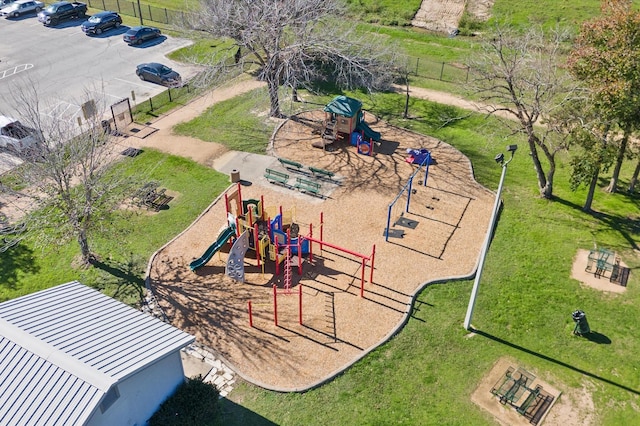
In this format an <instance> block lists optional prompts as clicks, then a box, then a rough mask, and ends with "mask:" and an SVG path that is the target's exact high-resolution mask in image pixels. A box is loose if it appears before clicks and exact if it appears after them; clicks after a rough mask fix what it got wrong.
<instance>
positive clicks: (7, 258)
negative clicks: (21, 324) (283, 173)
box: [0, 150, 228, 304]
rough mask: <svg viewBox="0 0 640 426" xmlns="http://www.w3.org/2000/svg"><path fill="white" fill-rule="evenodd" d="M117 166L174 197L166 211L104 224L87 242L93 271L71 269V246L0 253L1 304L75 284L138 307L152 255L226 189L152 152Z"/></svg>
mask: <svg viewBox="0 0 640 426" xmlns="http://www.w3.org/2000/svg"><path fill="white" fill-rule="evenodd" d="M118 167H119V168H120V169H121V173H129V174H132V173H134V171H135V172H136V173H140V171H141V170H142V171H144V174H145V176H146V177H147V178H148V179H149V180H157V181H159V182H160V185H161V187H163V188H167V189H168V190H169V191H172V192H175V193H176V194H177V195H176V197H175V199H174V200H172V201H171V202H170V203H169V209H168V210H163V211H161V212H159V213H153V214H152V213H149V212H147V210H141V211H140V212H139V213H138V214H134V215H131V214H125V213H122V214H121V215H120V218H116V219H115V220H114V223H112V224H103V226H104V232H103V233H102V234H98V235H96V236H95V237H94V238H92V239H90V240H89V243H90V244H91V247H92V249H93V251H94V252H95V253H96V254H97V255H98V256H100V261H101V263H100V266H99V267H98V268H90V269H84V270H77V269H74V268H72V267H71V264H72V262H73V260H74V258H75V257H76V256H77V255H78V254H79V248H78V244H77V243H76V242H75V241H71V242H69V243H67V244H65V245H63V246H62V247H60V248H56V249H55V250H51V251H40V250H36V249H34V248H33V247H32V246H31V245H30V244H29V242H28V241H27V242H24V243H21V244H19V245H18V246H16V247H14V248H13V249H11V250H8V251H6V252H4V253H0V283H2V284H0V301H4V300H7V299H12V298H15V297H17V296H21V295H24V294H27V293H32V292H34V291H37V290H42V289H45V288H48V287H52V286H55V285H58V284H62V283H65V282H68V281H72V280H79V281H81V282H82V283H84V284H87V285H90V286H93V287H96V288H98V289H100V290H103V291H104V292H105V293H106V294H108V295H110V296H115V297H116V298H118V299H119V300H122V301H124V302H126V303H130V304H136V303H138V302H139V294H140V289H141V286H142V285H143V284H144V277H145V270H146V265H147V261H148V260H149V257H150V256H151V254H152V253H153V252H154V251H155V250H157V249H158V248H160V247H161V246H162V245H163V244H164V243H166V242H167V241H169V240H170V239H171V238H173V237H174V236H175V235H177V234H178V233H180V232H181V231H182V230H183V229H184V228H186V227H187V226H188V225H189V224H190V223H191V222H192V221H193V220H194V219H195V218H196V217H197V216H198V215H199V214H200V213H201V212H202V211H203V210H204V209H205V207H206V206H207V205H209V204H210V203H211V202H212V201H213V199H214V197H215V196H216V195H217V194H219V193H220V192H221V191H223V190H224V188H226V187H227V185H228V176H227V175H224V174H221V173H218V172H216V171H214V170H211V169H209V168H206V167H204V166H200V165H198V164H196V163H194V162H192V161H190V160H187V159H184V158H180V157H174V156H169V155H166V154H163V153H159V152H156V151H153V150H145V151H144V152H143V153H142V154H141V155H139V156H137V157H135V158H133V159H130V161H129V160H125V161H124V162H122V163H121V164H119V165H118Z"/></svg>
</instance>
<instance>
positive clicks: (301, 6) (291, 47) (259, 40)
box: [190, 0, 397, 117]
mask: <svg viewBox="0 0 640 426" xmlns="http://www.w3.org/2000/svg"><path fill="white" fill-rule="evenodd" d="M343 13H344V5H343V4H342V3H341V1H340V0H285V1H273V0H200V9H199V10H198V11H197V12H196V13H194V14H192V15H191V18H190V19H191V26H192V27H193V28H196V29H198V30H199V31H204V32H206V33H208V34H210V35H212V36H214V37H216V38H224V39H227V40H232V41H233V43H234V46H236V47H234V48H233V50H235V49H236V48H237V50H235V54H234V55H233V56H234V58H233V63H234V65H236V66H238V67H242V66H246V65H250V64H257V65H258V66H259V78H260V79H261V80H264V81H265V82H266V83H267V87H268V92H269V99H270V103H271V108H270V115H271V116H272V117H278V116H280V115H281V112H280V99H279V92H278V91H279V88H280V87H282V86H287V87H290V88H292V90H293V91H294V93H295V91H296V90H297V89H298V88H302V87H306V88H309V89H312V84H313V83H317V82H318V81H322V80H331V81H332V82H333V83H335V84H336V85H337V86H338V87H343V88H366V89H368V90H378V89H385V88H387V87H389V85H390V84H391V82H392V78H393V67H392V66H391V65H392V64H393V57H394V55H395V52H396V51H397V49H391V48H385V47H384V44H383V42H382V38H379V39H378V38H376V37H373V36H372V35H371V33H367V34H358V33H357V32H356V31H355V28H354V25H352V24H351V23H350V22H349V21H348V20H347V19H344V18H342V17H343ZM341 18H342V19H341ZM230 62H231V61H230V55H229V56H227V57H224V56H220V57H216V58H212V59H211V63H210V64H209V65H210V67H211V70H212V71H213V72H214V74H220V73H225V72H228V70H229V69H230V64H229V63H230ZM231 68H233V67H231Z"/></svg>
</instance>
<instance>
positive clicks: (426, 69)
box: [407, 56, 469, 83]
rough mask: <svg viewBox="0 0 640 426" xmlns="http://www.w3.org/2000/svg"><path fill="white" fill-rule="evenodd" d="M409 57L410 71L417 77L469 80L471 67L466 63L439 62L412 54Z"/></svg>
mask: <svg viewBox="0 0 640 426" xmlns="http://www.w3.org/2000/svg"><path fill="white" fill-rule="evenodd" d="M407 59H408V60H407V64H408V70H409V73H410V74H414V75H416V76H417V77H424V78H431V79H434V80H440V81H446V82H449V83H468V82H469V67H468V66H466V65H463V64H455V63H449V62H438V61H432V60H429V59H425V58H416V57H412V56H410V57H408V58H407Z"/></svg>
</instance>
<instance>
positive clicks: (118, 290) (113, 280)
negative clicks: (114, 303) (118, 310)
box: [89, 253, 146, 304]
mask: <svg viewBox="0 0 640 426" xmlns="http://www.w3.org/2000/svg"><path fill="white" fill-rule="evenodd" d="M92 265H93V266H94V267H95V268H96V269H98V270H100V271H102V274H99V275H98V277H97V278H95V279H93V280H92V281H93V282H89V284H90V285H91V286H92V287H95V288H98V289H99V290H101V291H105V292H106V293H108V294H110V295H111V296H112V297H114V298H115V299H118V300H120V301H123V302H125V303H127V302H128V301H131V300H132V299H133V300H135V301H136V303H138V304H142V303H143V302H144V300H145V294H146V291H145V289H146V287H145V282H144V279H143V278H142V276H141V274H140V271H144V265H145V262H144V259H140V258H137V257H135V256H134V255H133V253H132V254H131V255H130V257H129V259H128V260H125V261H122V262H117V261H113V260H109V261H104V262H103V261H101V260H99V259H97V260H94V261H93V262H92Z"/></svg>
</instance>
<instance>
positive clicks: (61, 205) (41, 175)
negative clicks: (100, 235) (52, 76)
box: [0, 85, 136, 265]
mask: <svg viewBox="0 0 640 426" xmlns="http://www.w3.org/2000/svg"><path fill="white" fill-rule="evenodd" d="M35 87H36V86H35V85H34V86H33V88H32V89H30V90H26V91H19V92H17V93H13V96H14V99H15V102H16V105H17V108H18V112H19V113H20V118H21V122H22V123H23V124H24V125H25V126H27V127H28V128H30V129H31V134H32V135H33V137H34V138H35V139H36V144H35V145H33V146H32V147H31V148H29V149H26V150H23V151H21V152H16V153H14V156H15V157H17V158H18V161H19V162H20V163H21V164H20V165H19V166H18V167H14V168H13V170H12V171H11V172H10V175H11V179H12V182H14V185H2V186H0V191H1V192H3V193H5V194H12V195H19V196H20V198H21V199H22V200H26V203H23V211H22V212H21V213H22V215H23V216H22V219H21V223H22V224H23V229H24V230H25V231H24V232H22V233H20V234H15V235H14V238H11V239H5V244H7V245H11V244H15V242H16V241H17V240H18V239H22V238H25V237H26V236H30V237H32V238H33V240H34V241H35V242H36V244H37V245H40V246H42V247H52V246H53V247H55V246H56V245H58V244H62V243H64V242H66V241H69V240H71V239H75V240H76V241H77V242H78V246H79V248H80V254H81V262H82V264H85V265H87V264H90V263H92V262H93V261H94V260H95V254H94V253H93V251H92V249H91V245H90V235H91V233H92V232H94V231H96V230H98V229H101V228H104V227H105V226H106V225H107V224H108V223H110V220H109V218H110V215H111V214H112V213H113V212H114V211H115V210H116V209H118V208H119V206H120V204H121V203H122V201H123V200H124V199H125V197H126V194H129V193H130V191H131V188H132V187H133V186H134V185H136V182H135V181H134V180H132V179H131V178H127V177H125V176H118V175H117V174H114V173H112V172H111V171H110V168H109V165H110V164H112V163H113V161H114V159H116V158H118V157H119V155H118V153H117V151H118V147H117V146H116V145H115V143H113V141H112V137H111V135H110V134H109V133H106V132H105V131H104V129H103V127H102V126H101V120H100V117H101V114H100V113H98V111H104V109H97V110H96V114H93V115H91V116H90V117H89V118H88V119H86V120H85V121H84V122H83V123H82V125H79V123H78V122H77V121H76V120H73V119H72V120H69V119H65V118H64V117H51V116H48V115H46V114H43V113H42V111H45V110H50V108H47V106H46V103H45V102H43V101H42V100H40V99H38V97H37V90H36V89H35Z"/></svg>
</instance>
